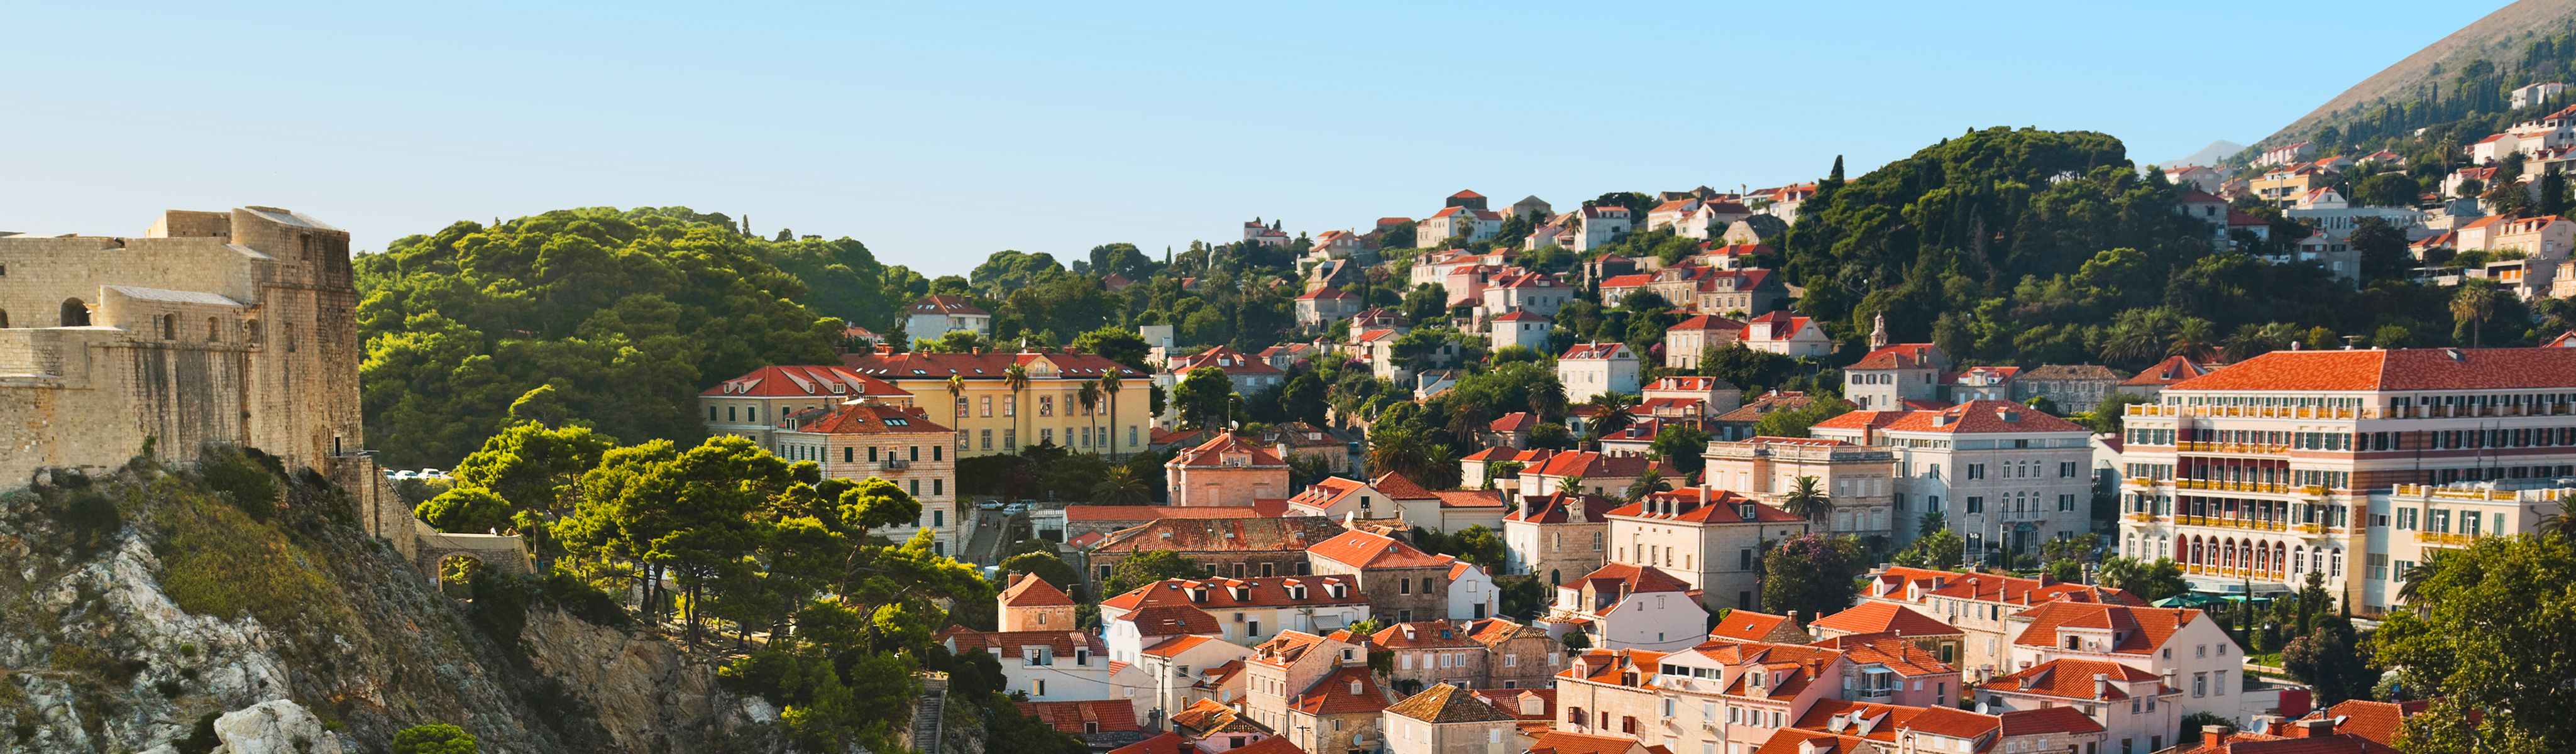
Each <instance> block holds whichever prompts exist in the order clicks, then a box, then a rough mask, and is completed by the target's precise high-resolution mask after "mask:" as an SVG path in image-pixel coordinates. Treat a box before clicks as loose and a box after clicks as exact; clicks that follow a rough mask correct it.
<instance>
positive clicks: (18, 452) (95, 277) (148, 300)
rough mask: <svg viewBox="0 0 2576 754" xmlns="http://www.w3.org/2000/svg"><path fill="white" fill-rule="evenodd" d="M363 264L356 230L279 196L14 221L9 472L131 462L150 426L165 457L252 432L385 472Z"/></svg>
mask: <svg viewBox="0 0 2576 754" xmlns="http://www.w3.org/2000/svg"><path fill="white" fill-rule="evenodd" d="M350 276H351V271H350V265H349V233H348V232H347V231H344V230H340V229H338V228H334V227H331V226H329V225H324V224H322V222H321V221H318V220H315V219H313V218H310V217H306V216H304V215H300V214H296V213H294V212H291V211H288V210H283V209H278V208H275V207H244V208H240V209H235V210H232V211H231V212H192V211H186V210H170V211H167V212H164V213H162V215H161V217H160V218H159V219H158V220H156V221H154V222H153V224H152V227H151V228H149V229H147V230H145V231H144V232H143V234H142V236H141V237H124V238H119V237H108V236H61V237H53V238H31V237H26V236H7V237H0V415H5V416H7V417H9V419H8V421H6V422H0V448H5V449H7V450H6V452H0V488H9V487H16V486H19V485H22V484H25V483H26V482H27V481H28V480H29V478H30V477H31V475H33V474H34V473H35V471H36V470H38V469H41V468H46V467H58V468H73V469H89V470H104V469H109V468H113V467H116V466H120V465H123V464H124V463H125V462H126V460H128V459H130V458H132V457H134V455H135V454H136V453H138V452H141V451H142V449H143V446H144V444H145V442H146V441H147V439H148V440H149V441H150V442H151V443H152V444H153V446H154V449H155V452H156V453H157V454H158V455H159V456H160V457H162V458H171V459H182V460H193V459H194V458H195V457H196V453H197V449H198V448H200V447H203V446H206V445H242V446H249V447H254V448H258V449H260V450H262V451H265V452H267V453H269V454H271V455H275V456H277V457H278V458H279V460H281V461H284V462H285V463H286V465H287V467H288V468H298V467H305V468H313V469H318V470H322V471H324V472H326V473H332V474H333V475H334V476H335V477H338V478H339V479H340V480H341V481H342V482H343V483H344V484H349V483H351V482H353V481H357V480H361V479H364V477H365V475H367V474H373V473H374V472H373V471H372V470H371V469H369V468H366V467H367V466H368V465H369V464H368V462H367V461H365V460H363V459H362V458H361V457H360V456H359V455H358V452H359V451H360V450H361V449H363V448H364V447H365V444H364V441H363V438H362V437H361V430H360V421H359V416H358V384H357V377H358V362H359V361H360V359H362V358H363V350H362V349H361V348H360V346H359V343H358V336H357V324H356V319H355V316H356V308H357V291H356V288H355V287H354V286H353V285H352V282H351V279H350ZM359 486H361V485H356V484H351V487H352V489H353V490H355V489H357V488H358V487H359ZM365 486H372V485H365ZM366 502H368V501H365V500H362V501H361V503H362V504H364V503H366ZM372 518H375V517H372V516H371V519H372ZM382 518H383V519H384V520H386V521H397V522H408V521H409V520H410V518H411V511H410V510H409V509H408V508H403V509H401V510H398V511H389V512H386V513H385V515H384V516H383V517H382ZM370 524H371V528H375V529H381V528H382V526H383V521H375V520H371V521H370ZM406 525H407V524H406Z"/></svg>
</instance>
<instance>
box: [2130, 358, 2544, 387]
mask: <svg viewBox="0 0 2576 754" xmlns="http://www.w3.org/2000/svg"><path fill="white" fill-rule="evenodd" d="M2570 387H2576V350H2571V349H2564V348H2410V349H2401V350H2394V351H2379V350H2370V351H2360V350H2349V351H2273V352H2271V353H2266V354H2263V355H2261V356H2256V357H2254V358H2251V359H2246V360H2244V361H2240V362H2237V363H2235V364H2232V365H2229V366H2228V367H2227V368H2226V369H2221V370H2218V371H2215V372H2211V373H2209V374H2206V375H2202V376H2200V377H2196V378H2192V379H2188V380H2184V381H2182V382H2178V383H2175V384H2173V385H2172V386H2170V387H2169V388H2168V389H2171V390H2275V391H2355V390H2489V389H2560V388H2570Z"/></svg>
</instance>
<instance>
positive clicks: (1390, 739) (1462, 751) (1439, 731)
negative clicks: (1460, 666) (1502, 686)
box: [1379, 683, 1520, 754]
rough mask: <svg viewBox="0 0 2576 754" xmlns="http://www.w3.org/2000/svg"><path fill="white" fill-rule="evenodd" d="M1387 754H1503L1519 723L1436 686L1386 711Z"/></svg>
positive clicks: (1510, 747)
mask: <svg viewBox="0 0 2576 754" xmlns="http://www.w3.org/2000/svg"><path fill="white" fill-rule="evenodd" d="M1384 714H1385V719H1384V720H1383V722H1381V724H1380V726H1379V727H1380V728H1382V729H1384V730H1385V731H1386V745H1385V748H1384V749H1383V751H1384V752H1386V754H1508V753H1509V752H1511V751H1512V750H1513V749H1516V748H1518V747H1517V746H1513V745H1512V744H1515V743H1518V742H1517V741H1514V740H1513V739H1514V738H1516V737H1517V736H1516V735H1515V734H1516V733H1517V732H1518V729H1519V727H1520V726H1519V719H1518V718H1514V717H1512V716H1511V715H1507V714H1503V711H1502V710H1501V709H1500V708H1497V707H1495V706H1494V705H1493V704H1492V703H1490V702H1487V701H1485V700H1482V699H1478V698H1476V696H1475V695H1474V694H1470V693H1467V691H1466V690H1464V689H1461V688H1458V687H1456V686H1452V685H1449V684H1446V683H1444V684H1440V685H1438V686H1433V687H1431V688H1429V689H1426V690H1424V691H1423V692H1422V693H1419V694H1415V695H1413V696H1411V697H1408V698H1406V699H1405V700H1404V701H1401V702H1396V703H1395V704H1393V705H1390V706H1388V707H1387V708H1386V712H1385V713H1384Z"/></svg>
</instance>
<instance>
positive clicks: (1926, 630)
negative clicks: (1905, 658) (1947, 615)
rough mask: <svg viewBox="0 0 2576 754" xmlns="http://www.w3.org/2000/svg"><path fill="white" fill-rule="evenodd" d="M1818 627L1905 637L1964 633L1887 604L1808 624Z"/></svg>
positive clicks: (1860, 607) (1867, 603)
mask: <svg viewBox="0 0 2576 754" xmlns="http://www.w3.org/2000/svg"><path fill="white" fill-rule="evenodd" d="M1808 625H1809V626H1813V627H1816V628H1823V629H1828V630H1833V631H1841V632H1844V633H1853V634H1875V633H1892V634H1896V635H1898V636H1904V637H1917V636H1956V635H1960V634H1961V633H1962V632H1961V631H1960V630H1959V629H1957V628H1954V627H1952V626H1951V625H1950V624H1947V623H1943V622H1941V621H1940V620H1938V619H1935V618H1933V617H1931V616H1928V615H1924V614H1922V613H1918V612H1915V611H1914V610H1913V609H1912V608H1908V607H1905V606H1903V605H1896V604H1890V603H1886V602H1871V601H1864V602H1862V603H1860V604H1857V605H1853V606H1851V607H1850V608H1848V609H1845V610H1843V611H1842V612H1839V613H1834V614H1832V615H1828V616H1825V617H1822V618H1817V619H1816V621H1815V622H1814V623H1810V624H1808Z"/></svg>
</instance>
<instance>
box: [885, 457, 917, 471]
mask: <svg viewBox="0 0 2576 754" xmlns="http://www.w3.org/2000/svg"><path fill="white" fill-rule="evenodd" d="M877 468H880V469H885V470H888V471H902V470H904V469H909V468H912V462H911V461H908V460H905V459H901V458H888V459H885V460H883V461H878V462H877Z"/></svg>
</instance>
